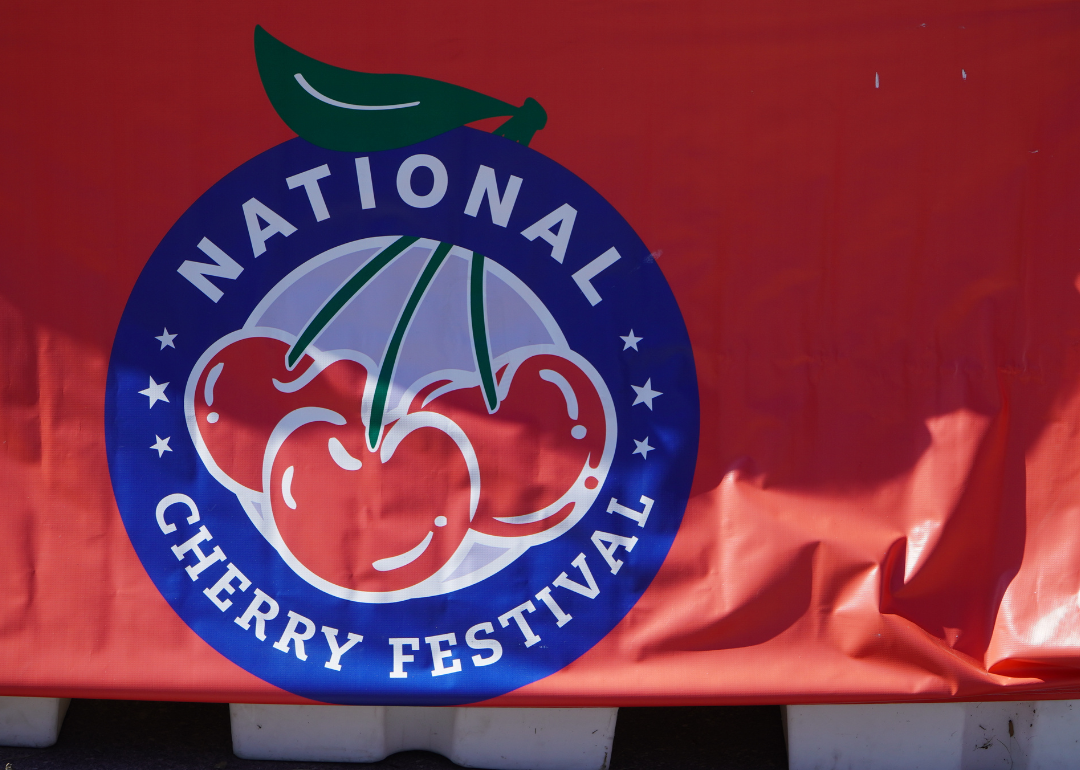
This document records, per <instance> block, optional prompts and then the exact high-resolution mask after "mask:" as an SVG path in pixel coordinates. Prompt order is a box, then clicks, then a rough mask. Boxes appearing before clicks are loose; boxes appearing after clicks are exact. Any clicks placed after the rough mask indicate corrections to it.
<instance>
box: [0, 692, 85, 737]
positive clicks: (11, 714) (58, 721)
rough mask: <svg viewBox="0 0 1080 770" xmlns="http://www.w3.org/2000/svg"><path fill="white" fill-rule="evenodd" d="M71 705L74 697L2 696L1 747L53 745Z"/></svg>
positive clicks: (0, 714)
mask: <svg viewBox="0 0 1080 770" xmlns="http://www.w3.org/2000/svg"><path fill="white" fill-rule="evenodd" d="M70 703H71V698H15V697H8V696H0V746H30V747H32V748H38V749H40V748H45V747H46V746H52V745H53V744H54V743H56V739H57V738H58V737H59V736H60V726H61V725H62V724H63V723H64V715H65V714H67V710H68V705H69V704H70Z"/></svg>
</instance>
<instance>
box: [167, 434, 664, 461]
mask: <svg viewBox="0 0 1080 770" xmlns="http://www.w3.org/2000/svg"><path fill="white" fill-rule="evenodd" d="M154 438H156V439H157V443H156V444H154V445H153V446H152V447H150V448H151V449H156V450H157V456H158V457H161V456H162V455H164V454H165V453H166V452H171V451H172V447H170V446H169V439H171V438H172V436H166V437H165V438H162V437H161V436H159V435H158V434H156V433H155V434H154ZM647 440H648V439H646V441H647Z"/></svg>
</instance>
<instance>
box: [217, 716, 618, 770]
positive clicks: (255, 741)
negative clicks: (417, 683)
mask: <svg viewBox="0 0 1080 770" xmlns="http://www.w3.org/2000/svg"><path fill="white" fill-rule="evenodd" d="M618 711H619V710H618V709H617V708H591V709H559V708H551V709H516V708H507V709H499V708H453V707H450V708H433V707H416V706H276V705H275V706H270V705H255V704H243V703H234V704H232V705H231V706H230V714H231V716H232V737H233V751H234V752H235V753H236V756H238V757H240V758H242V759H278V760H292V761H322V762H376V761H378V760H380V759H383V758H385V757H387V756H389V755H390V754H394V753H396V752H399V751H409V750H416V749H423V750H427V751H434V752H436V753H438V754H442V755H443V756H444V757H447V758H448V759H450V760H452V761H453V762H456V763H457V764H459V765H463V766H465V767H482V768H494V769H495V770H603V769H604V768H606V767H607V766H608V765H609V763H610V761H611V744H612V740H613V739H614V737H615V719H616V717H617V715H618Z"/></svg>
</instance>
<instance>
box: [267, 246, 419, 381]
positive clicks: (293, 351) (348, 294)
mask: <svg viewBox="0 0 1080 770" xmlns="http://www.w3.org/2000/svg"><path fill="white" fill-rule="evenodd" d="M418 240H420V239H419V238H411V237H402V238H398V239H397V240H396V241H394V242H393V243H391V244H390V245H389V246H387V247H386V248H385V249H383V250H382V251H380V252H379V253H378V254H376V255H375V257H374V258H373V259H371V260H370V261H369V262H368V263H367V264H365V265H364V266H363V267H361V268H360V269H359V270H357V271H356V272H355V273H353V275H352V277H351V278H349V280H347V281H346V282H345V283H344V284H343V285H342V286H341V288H340V289H338V290H337V291H336V292H334V296H332V297H331V298H330V299H329V300H327V302H326V304H325V305H323V306H322V307H321V308H320V309H319V312H318V313H316V314H315V317H314V318H312V319H311V320H310V321H309V322H308V325H307V326H306V327H305V328H304V330H303V331H302V332H300V336H299V337H297V339H296V342H295V343H293V346H292V347H291V348H289V352H288V355H287V356H286V357H285V364H286V366H288V368H289V369H292V368H293V367H294V366H296V362H297V361H299V360H300V359H301V357H302V356H303V355H304V353H305V352H306V351H307V349H308V346H310V345H311V343H312V342H314V341H315V339H316V338H317V337H318V336H319V335H320V334H321V333H322V330H323V329H325V328H326V327H327V325H328V324H329V323H330V322H331V321H333V320H334V319H335V318H336V317H337V315H338V313H340V312H341V311H342V310H344V309H345V306H346V305H347V304H349V300H351V299H352V298H353V297H354V296H356V293H357V292H358V291H360V290H361V289H362V288H364V286H365V285H366V284H367V283H368V281H370V280H371V279H372V278H374V277H375V276H376V275H378V274H379V273H380V272H381V271H382V269H383V268H384V267H386V266H387V265H389V264H390V263H391V262H392V261H393V260H394V257H396V256H398V255H399V254H401V253H402V252H403V251H405V249H407V248H409V247H410V246H412V245H413V244H414V243H416V242H417V241H418Z"/></svg>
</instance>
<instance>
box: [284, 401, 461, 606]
mask: <svg viewBox="0 0 1080 770" xmlns="http://www.w3.org/2000/svg"><path fill="white" fill-rule="evenodd" d="M393 429H394V427H391V428H390V430H393ZM390 438H391V434H390V433H389V432H388V433H387V436H386V437H384V439H383V442H384V444H385V443H386V442H387V441H388V440H390ZM380 454H381V453H380V452H369V451H368V449H367V444H366V441H365V437H364V426H363V425H362V424H360V422H359V420H356V421H352V422H350V423H348V424H346V425H342V426H338V425H331V424H329V423H325V422H317V423H310V424H308V425H304V426H303V427H301V428H299V429H297V430H296V431H294V432H293V433H292V434H291V435H290V436H289V438H288V439H287V440H286V441H285V443H284V444H283V445H282V447H281V449H280V451H279V452H278V454H277V456H276V458H275V459H274V466H273V472H272V476H271V488H270V493H271V499H272V501H273V509H274V520H275V521H276V522H277V527H278V531H279V532H280V533H281V536H282V538H283V539H284V541H285V543H286V544H287V545H288V546H289V549H290V550H291V551H292V553H293V554H294V555H295V556H296V557H297V559H299V560H300V562H302V563H303V564H304V565H305V566H306V567H307V568H308V569H310V570H311V571H312V572H314V573H315V574H317V575H318V576H320V577H322V578H324V579H326V580H328V581H330V582H331V583H334V584H336V585H339V586H344V587H346V588H353V589H357V590H362V591H392V590H396V589H401V588H407V587H409V586H412V585H415V584H416V583H419V582H421V581H422V580H424V579H425V578H427V577H430V576H431V575H433V574H434V573H435V572H437V571H438V570H439V569H440V568H441V567H442V566H443V565H444V564H446V562H447V561H448V560H449V559H450V557H451V556H452V555H453V553H454V551H455V550H456V549H457V547H458V545H459V544H460V543H461V541H462V539H463V538H464V537H465V533H466V532H467V531H468V529H469V507H470V505H469V501H470V491H471V486H470V479H469V471H468V468H467V466H466V463H465V460H464V457H463V456H462V453H461V451H460V449H459V448H458V446H457V444H456V443H455V442H454V440H453V439H452V438H450V436H448V435H447V434H446V433H444V432H443V431H441V430H439V429H437V428H431V427H421V428H418V429H415V430H413V431H412V432H410V433H409V434H408V435H407V436H406V437H405V438H404V439H402V441H401V443H400V444H398V445H397V446H396V448H395V449H394V452H393V455H392V456H391V457H390V458H389V459H388V460H387V461H386V462H385V463H383V462H381V459H380Z"/></svg>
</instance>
